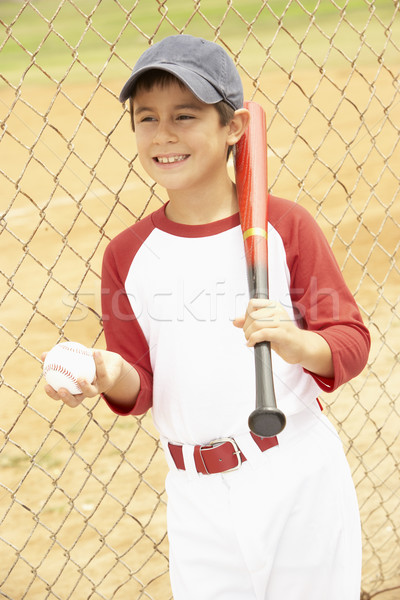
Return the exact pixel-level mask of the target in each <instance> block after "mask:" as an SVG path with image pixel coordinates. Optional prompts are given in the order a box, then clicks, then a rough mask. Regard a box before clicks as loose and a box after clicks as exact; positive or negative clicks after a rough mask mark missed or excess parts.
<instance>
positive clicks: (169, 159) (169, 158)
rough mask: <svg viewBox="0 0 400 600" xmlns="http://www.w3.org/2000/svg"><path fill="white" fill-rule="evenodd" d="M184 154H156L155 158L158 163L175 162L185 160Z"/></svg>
mask: <svg viewBox="0 0 400 600" xmlns="http://www.w3.org/2000/svg"><path fill="white" fill-rule="evenodd" d="M185 158H186V154H179V155H178V156H158V157H157V160H158V162H160V163H163V164H166V163H175V162H180V161H181V160H185Z"/></svg>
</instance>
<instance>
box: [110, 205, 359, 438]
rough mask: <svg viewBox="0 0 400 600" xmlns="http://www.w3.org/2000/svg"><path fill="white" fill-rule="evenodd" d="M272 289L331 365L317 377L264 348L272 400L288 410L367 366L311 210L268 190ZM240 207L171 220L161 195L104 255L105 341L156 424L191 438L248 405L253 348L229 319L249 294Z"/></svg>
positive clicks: (347, 299)
mask: <svg viewBox="0 0 400 600" xmlns="http://www.w3.org/2000/svg"><path fill="white" fill-rule="evenodd" d="M268 250H269V261H268V262H269V290H270V298H271V299H272V300H277V301H278V302H280V303H281V304H282V305H283V306H284V307H285V309H286V311H287V312H288V315H289V318H290V319H292V320H294V321H296V323H297V324H298V325H299V327H304V328H309V329H311V330H313V331H316V332H318V333H319V334H320V335H322V336H323V337H324V338H325V339H326V341H327V342H328V344H329V345H330V347H331V349H332V354H333V363H334V371H335V377H334V379H332V380H325V379H323V378H321V377H318V376H315V375H313V374H311V373H309V372H306V371H305V370H304V369H303V368H302V367H300V366H299V365H290V364H288V363H286V362H285V361H283V360H282V359H281V358H280V357H279V356H278V355H276V354H275V353H272V364H273V372H274V384H275V390H276V398H277V404H278V407H279V408H280V409H281V410H282V411H283V412H284V413H285V414H286V415H290V414H294V413H296V412H298V411H300V410H302V409H303V408H304V407H305V406H309V405H310V404H312V403H315V399H316V397H317V396H318V394H319V392H320V389H321V388H322V389H323V390H326V391H332V390H334V389H336V388H337V387H338V386H339V385H341V384H342V383H344V382H345V381H347V380H348V379H350V378H352V377H354V376H355V375H356V374H357V373H358V372H359V371H360V370H361V369H362V368H363V366H364V364H365V360H366V357H367V355H368V350H369V337H368V332H367V330H366V329H365V327H364V325H363V323H362V320H361V317H360V314H359V311H358V309H357V306H356V304H355V302H354V299H353V297H352V295H351V294H350V292H349V290H348V288H347V286H346V284H345V282H344V280H343V277H342V274H341V272H340V269H339V267H338V265H337V263H336V261H335V259H334V257H333V255H332V252H331V249H330V247H329V245H328V243H327V241H326V239H325V237H324V235H323V234H322V232H321V230H320V228H319V227H318V226H317V224H316V223H315V221H314V219H313V218H312V217H311V215H309V214H308V212H306V211H305V209H303V208H302V207H300V206H299V205H297V204H295V203H293V202H289V201H287V200H283V199H279V198H276V197H271V199H270V205H269V227H268ZM248 299H249V295H248V284H247V273H246V261H245V255H244V249H243V241H242V234H241V229H240V223H239V215H238V214H236V215H234V216H232V217H229V218H226V219H223V220H221V221H217V222H213V223H210V224H207V225H200V226H191V225H182V224H177V223H174V222H172V221H170V220H168V219H167V217H166V216H165V208H164V207H162V208H161V209H159V210H158V211H156V212H154V213H153V214H152V215H150V216H148V217H147V218H145V219H144V220H143V221H141V222H138V223H136V224H135V225H133V226H132V227H130V228H129V229H127V230H125V231H124V232H123V233H121V234H120V235H119V236H117V237H116V238H115V239H114V240H113V241H112V242H111V243H110V244H109V246H108V248H107V250H106V252H105V256H104V264H103V277H102V301H103V319H104V329H105V335H106V340H107V347H108V349H109V350H112V351H116V352H118V353H120V354H121V355H122V356H123V357H124V358H125V359H126V360H127V361H128V362H130V363H131V364H132V365H134V366H135V368H136V369H137V370H138V372H139V375H140V379H141V391H140V395H139V398H138V400H137V402H136V405H135V407H134V409H133V411H132V414H140V413H143V412H146V411H147V410H148V409H149V408H150V407H152V411H153V419H154V423H155V425H156V427H157V428H158V430H159V432H160V434H161V435H162V436H163V437H164V438H166V439H169V440H171V441H177V442H181V443H188V444H197V443H204V442H207V441H208V440H211V439H215V438H219V437H223V436H228V435H229V436H231V435H233V436H234V435H236V434H238V433H240V432H243V431H244V430H246V429H247V418H248V415H249V413H250V412H251V411H252V410H253V408H254V399H255V392H254V357H253V350H252V349H249V348H248V347H247V346H246V341H245V338H244V335H243V332H242V331H241V330H240V329H237V328H236V327H234V325H233V323H232V321H233V320H234V318H235V317H237V316H240V315H243V314H244V313H245V310H246V306H247V303H248Z"/></svg>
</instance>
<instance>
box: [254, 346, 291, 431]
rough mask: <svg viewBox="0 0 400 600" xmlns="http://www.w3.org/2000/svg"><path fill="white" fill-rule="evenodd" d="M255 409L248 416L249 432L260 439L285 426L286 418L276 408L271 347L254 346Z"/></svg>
mask: <svg viewBox="0 0 400 600" xmlns="http://www.w3.org/2000/svg"><path fill="white" fill-rule="evenodd" d="M254 359H255V366H256V408H255V410H253V412H252V413H251V414H250V416H249V427H250V430H251V431H252V432H253V433H255V434H256V435H258V436H260V437H273V436H275V435H277V434H278V433H280V432H281V431H282V430H283V428H284V427H285V425H286V417H285V415H284V414H283V412H282V411H281V410H279V408H277V406H276V400H275V391H274V380H273V374H272V363H271V345H270V343H269V342H260V343H259V344H256V345H255V348H254Z"/></svg>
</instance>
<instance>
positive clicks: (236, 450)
mask: <svg viewBox="0 0 400 600" xmlns="http://www.w3.org/2000/svg"><path fill="white" fill-rule="evenodd" d="M226 442H229V443H230V444H232V447H233V452H232V454H235V455H236V458H237V461H238V464H237V465H236V466H234V467H232V468H231V469H226V470H225V471H221V472H222V473H231V472H232V471H237V470H238V469H240V467H241V466H242V463H243V461H242V457H241V456H240V454H241V452H240V448H239V446H238V445H237V443H236V441H235V440H234V439H233V438H229V437H227V438H218V439H217V440H213V441H212V442H208V444H204V445H203V446H200V457H201V460H202V462H203V465H204V468H205V470H206V473H207V475H211V473H210V472H209V471H208V469H207V466H206V464H205V462H204V460H203V456H202V453H201V451H202V449H203V448H210V447H211V448H214V447H215V446H218V445H221V444H225V443H226Z"/></svg>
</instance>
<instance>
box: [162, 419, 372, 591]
mask: <svg viewBox="0 0 400 600" xmlns="http://www.w3.org/2000/svg"><path fill="white" fill-rule="evenodd" d="M249 437H250V436H246V439H245V437H243V439H238V438H236V441H237V442H238V444H239V447H240V448H241V449H242V451H243V452H244V454H245V456H246V457H247V458H248V460H247V462H245V463H244V464H243V465H242V466H241V467H240V469H238V470H237V471H233V472H229V473H226V474H217V475H198V474H197V473H196V472H195V471H194V469H193V468H190V465H188V468H189V470H188V471H177V470H176V469H175V468H172V469H171V471H170V472H169V474H168V476H167V493H168V534H169V540H170V576H171V584H172V590H173V594H174V600H359V597H360V579H361V532H360V521H359V512H358V505H357V499H356V494H355V489H354V485H353V482H352V479H351V474H350V469H349V466H348V463H347V460H346V457H345V455H344V452H343V448H342V444H341V442H340V440H339V437H338V435H337V433H336V432H335V430H334V428H333V427H332V425H331V424H330V422H329V421H328V420H327V419H326V418H325V417H324V416H323V415H322V414H321V413H320V411H319V409H318V410H313V409H310V408H308V409H306V410H304V411H303V412H302V413H301V414H298V415H294V416H292V417H289V418H288V423H287V426H286V428H285V430H284V431H283V432H282V434H280V436H279V446H276V447H274V448H271V449H270V450H267V451H266V452H264V453H261V452H260V450H259V449H258V448H257V447H256V446H255V444H254V442H252V440H251V441H250V440H249V439H248V438H249ZM251 444H253V445H251ZM186 454H187V456H189V455H190V453H187V452H186ZM169 462H170V461H169Z"/></svg>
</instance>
